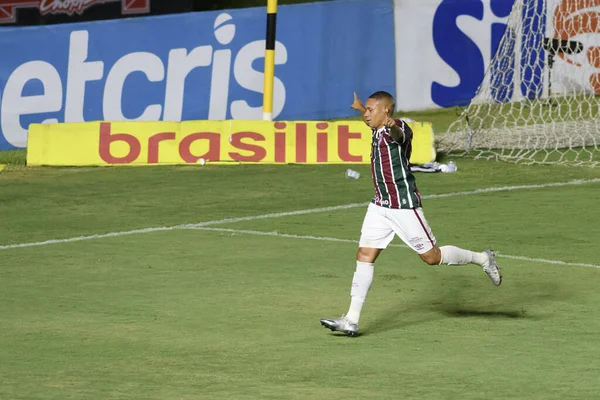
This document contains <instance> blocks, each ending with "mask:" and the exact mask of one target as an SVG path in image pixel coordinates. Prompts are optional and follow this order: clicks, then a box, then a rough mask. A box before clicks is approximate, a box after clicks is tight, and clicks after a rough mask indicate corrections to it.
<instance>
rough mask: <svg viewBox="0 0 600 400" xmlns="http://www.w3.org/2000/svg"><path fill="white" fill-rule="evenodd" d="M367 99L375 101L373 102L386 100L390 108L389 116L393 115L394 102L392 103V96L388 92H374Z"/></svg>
mask: <svg viewBox="0 0 600 400" xmlns="http://www.w3.org/2000/svg"><path fill="white" fill-rule="evenodd" d="M369 98H370V99H375V100H386V101H387V102H388V103H390V106H391V110H390V111H391V113H390V114H393V113H394V109H395V108H396V102H395V101H394V96H392V95H391V94H389V93H388V92H384V91H383V90H380V91H378V92H375V93H373V94H372V95H370V96H369Z"/></svg>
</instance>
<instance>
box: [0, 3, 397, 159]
mask: <svg viewBox="0 0 600 400" xmlns="http://www.w3.org/2000/svg"><path fill="white" fill-rule="evenodd" d="M393 25H394V21H393V9H392V0H351V1H328V2H318V3H309V4H299V5H291V6H282V7H280V8H279V13H278V21H277V27H278V28H277V43H276V46H275V47H276V48H275V64H276V65H275V86H274V87H275V90H274V107H273V116H274V119H285V120H324V119H331V118H343V117H346V116H353V115H354V114H353V112H352V110H351V109H350V108H349V107H348V105H349V103H350V102H351V100H352V96H353V92H354V91H356V92H358V94H359V95H360V96H361V97H362V98H365V97H366V96H368V95H370V94H371V93H373V92H374V91H377V90H386V91H388V92H390V93H392V94H394V93H395V56H394V27H393ZM265 27H266V9H265V8H248V9H239V10H229V11H227V12H220V11H219V12H203V13H186V14H176V15H168V16H161V17H150V18H132V19H122V20H112V21H101V22H92V23H81V24H62V25H52V26H42V27H31V28H5V29H3V31H2V35H0V49H1V50H2V55H3V56H2V57H1V58H0V101H1V103H0V150H2V149H14V148H22V147H25V145H26V142H27V129H28V126H29V124H31V123H41V122H46V123H57V122H85V121H100V120H104V121H160V120H163V121H182V120H229V119H233V120H258V119H262V103H263V85H264V75H263V67H264V55H265V29H266V28H265Z"/></svg>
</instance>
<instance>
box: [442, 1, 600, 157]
mask: <svg viewBox="0 0 600 400" xmlns="http://www.w3.org/2000/svg"><path fill="white" fill-rule="evenodd" d="M438 139H439V141H438V150H439V151H441V152H451V153H455V154H460V155H464V156H473V157H476V158H486V159H496V160H504V161H512V162H518V163H531V164H534V163H543V164H559V163H560V164H569V165H588V166H595V165H598V164H599V163H600V0H516V1H515V4H514V6H513V9H512V12H511V14H510V16H509V20H508V26H507V29H506V32H505V33H504V36H503V37H502V39H501V41H500V44H499V46H498V50H497V52H496V54H495V55H494V56H493V58H492V60H491V62H490V65H489V67H488V69H487V71H486V73H485V77H484V79H483V81H482V83H481V84H480V86H479V88H478V90H477V92H476V95H475V96H474V97H473V99H472V100H471V102H470V104H469V105H468V106H467V107H466V108H465V109H464V111H463V112H462V114H461V116H460V117H459V119H458V120H457V121H455V122H454V123H452V124H451V125H450V127H449V128H448V132H446V133H443V134H441V135H440V136H439V138H438Z"/></svg>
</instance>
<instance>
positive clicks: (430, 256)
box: [419, 251, 442, 265]
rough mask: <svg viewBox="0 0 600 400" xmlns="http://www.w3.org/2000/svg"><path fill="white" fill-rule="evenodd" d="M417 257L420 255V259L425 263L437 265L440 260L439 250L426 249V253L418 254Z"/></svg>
mask: <svg viewBox="0 0 600 400" xmlns="http://www.w3.org/2000/svg"><path fill="white" fill-rule="evenodd" d="M419 257H421V260H423V262H425V264H429V265H439V264H440V262H441V261H442V256H441V254H440V252H435V251H428V252H427V253H424V254H419Z"/></svg>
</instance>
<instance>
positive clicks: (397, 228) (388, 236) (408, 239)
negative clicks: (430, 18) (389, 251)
mask: <svg viewBox="0 0 600 400" xmlns="http://www.w3.org/2000/svg"><path fill="white" fill-rule="evenodd" d="M394 234H396V235H398V237H399V238H400V239H402V241H403V242H404V243H406V245H407V246H408V247H410V248H411V249H413V250H414V251H416V252H417V253H419V254H423V253H426V252H428V251H429V250H431V249H432V248H433V247H434V246H435V236H433V233H432V232H431V228H430V227H429V224H428V223H427V220H426V219H425V216H424V215H423V209H422V208H417V209H393V208H386V207H381V206H376V205H375V204H373V203H371V204H369V208H368V209H367V215H365V220H364V222H363V225H362V229H361V234H360V244H359V245H360V247H369V248H373V249H385V248H386V247H387V246H388V245H389V244H390V242H391V241H392V239H394Z"/></svg>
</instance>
